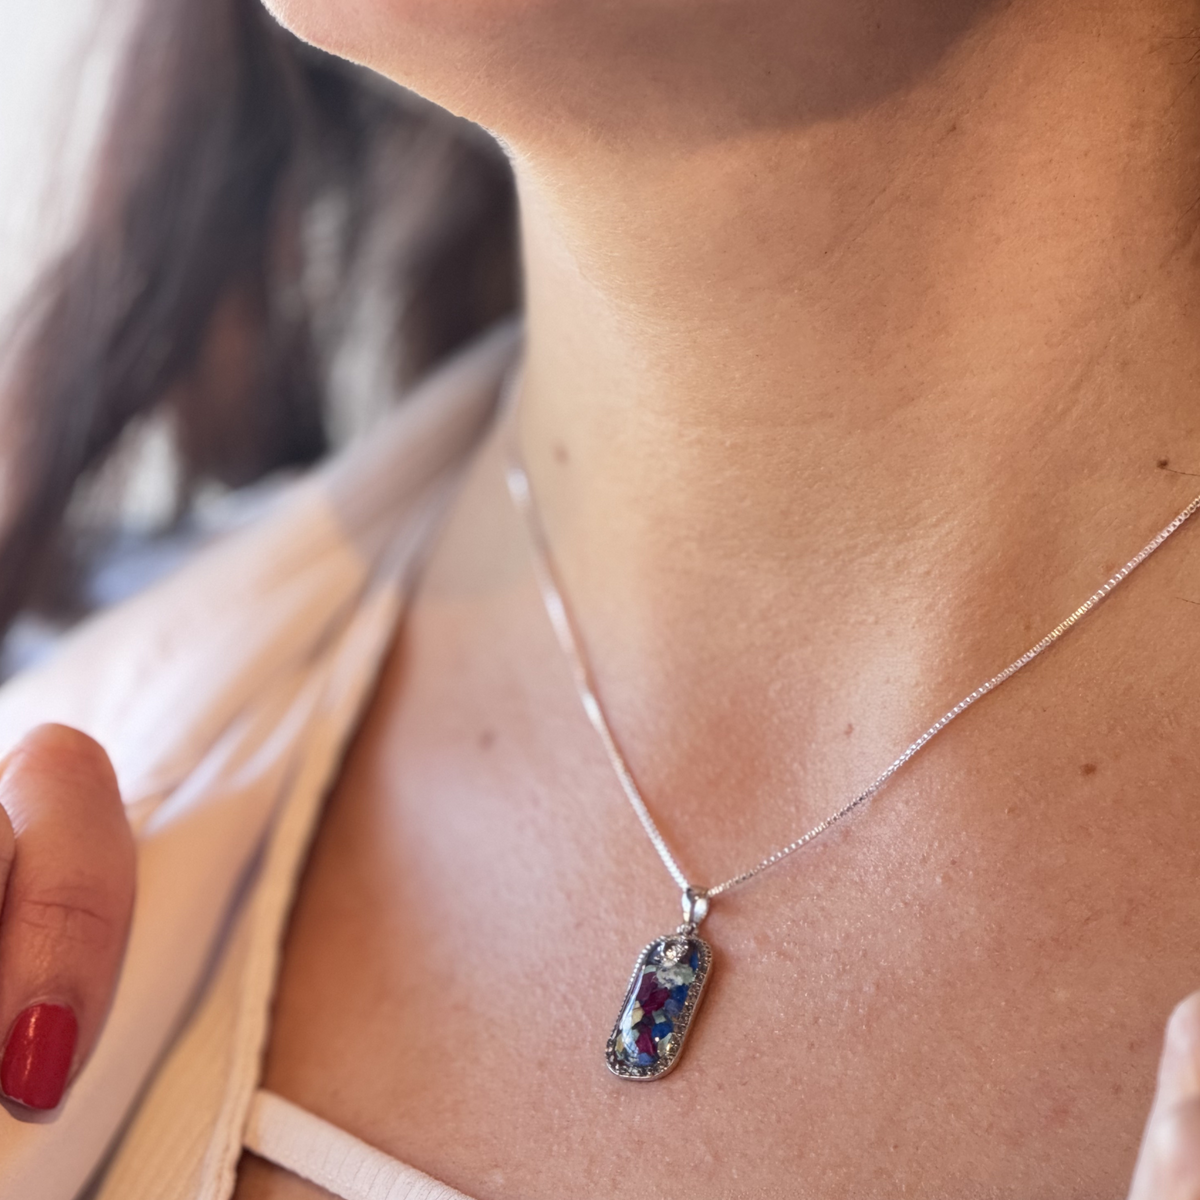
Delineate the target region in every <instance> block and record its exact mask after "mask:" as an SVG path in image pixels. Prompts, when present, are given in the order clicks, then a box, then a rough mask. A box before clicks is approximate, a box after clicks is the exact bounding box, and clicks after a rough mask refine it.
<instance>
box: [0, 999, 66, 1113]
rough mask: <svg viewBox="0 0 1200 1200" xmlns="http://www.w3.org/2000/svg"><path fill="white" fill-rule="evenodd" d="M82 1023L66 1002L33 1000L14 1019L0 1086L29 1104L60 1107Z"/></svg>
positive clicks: (19, 1100) (1, 1071)
mask: <svg viewBox="0 0 1200 1200" xmlns="http://www.w3.org/2000/svg"><path fill="white" fill-rule="evenodd" d="M78 1033H79V1025H78V1023H77V1022H76V1020H75V1014H74V1012H72V1011H71V1009H69V1008H68V1007H67V1006H66V1005H65V1004H32V1005H30V1006H29V1007H28V1008H27V1009H25V1010H24V1011H23V1012H22V1013H21V1014H20V1015H19V1016H18V1017H17V1019H16V1020H15V1021H14V1022H13V1025H12V1029H10V1030H9V1033H8V1044H7V1045H6V1046H5V1047H4V1059H3V1061H0V1090H3V1092H4V1094H5V1095H6V1096H7V1097H8V1098H9V1099H10V1100H16V1101H17V1102H18V1103H20V1104H24V1105H25V1106H26V1107H27V1108H57V1107H58V1103H59V1101H60V1100H61V1099H62V1095H63V1092H64V1090H65V1089H66V1086H67V1076H68V1075H69V1074H70V1073H71V1059H72V1057H73V1056H74V1054H75V1038H76V1036H77V1035H78Z"/></svg>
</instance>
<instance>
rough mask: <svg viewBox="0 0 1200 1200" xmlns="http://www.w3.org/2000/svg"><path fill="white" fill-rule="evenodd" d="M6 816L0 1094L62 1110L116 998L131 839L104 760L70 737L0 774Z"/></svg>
mask: <svg viewBox="0 0 1200 1200" xmlns="http://www.w3.org/2000/svg"><path fill="white" fill-rule="evenodd" d="M0 806H3V808H4V809H5V810H6V812H7V814H8V816H9V818H10V819H11V823H12V832H13V833H14V834H15V843H14V852H13V853H12V856H11V863H12V865H11V868H10V870H9V872H8V878H7V887H6V889H5V894H4V907H3V911H2V912H0V1030H3V1031H4V1032H5V1035H6V1036H5V1042H4V1053H3V1056H2V1057H0V1090H2V1091H3V1092H4V1094H5V1095H7V1096H8V1097H9V1098H10V1099H12V1100H16V1101H18V1102H19V1103H21V1104H24V1105H26V1106H28V1107H30V1108H39V1109H45V1108H55V1107H56V1106H57V1105H58V1103H59V1101H60V1100H61V1099H62V1095H63V1091H64V1089H65V1087H66V1085H67V1083H68V1081H69V1079H70V1078H71V1076H72V1075H73V1074H74V1072H75V1071H77V1070H78V1069H79V1067H80V1066H81V1065H82V1063H83V1062H84V1060H85V1059H86V1058H87V1056H88V1054H89V1053H90V1052H91V1049H92V1046H93V1045H94V1044H95V1041H96V1037H97V1035H98V1034H99V1031H100V1027H101V1025H102V1023H103V1021H104V1016H105V1014H106V1012H107V1011H108V1006H109V1004H110V1002H111V1000H112V994H113V991H114V989H115V987H116V979H117V973H118V971H119V969H120V963H121V957H122V955H123V953H124V949H125V942H126V939H127V937H128V933H129V922H130V917H131V915H132V909H133V892H134V878H135V863H134V845H133V835H132V833H131V831H130V828H129V823H128V821H127V820H126V819H125V812H124V808H123V807H122V804H121V798H120V794H119V791H118V788H117V781H116V776H115V775H114V773H113V769H112V765H111V764H110V763H109V761H108V756H107V755H106V754H105V753H104V751H103V749H101V747H100V746H99V745H98V744H97V743H96V742H94V741H93V740H92V739H91V738H89V737H88V736H87V735H86V734H82V733H80V732H79V731H78V730H74V729H69V728H67V727H66V726H63V725H43V726H39V727H38V728H37V729H35V730H33V731H32V732H31V733H30V734H28V735H27V736H26V737H25V738H24V739H23V740H22V741H21V742H20V743H19V744H18V745H17V747H16V749H15V750H14V751H13V752H12V754H11V755H10V756H9V758H8V759H7V760H6V762H5V764H4V769H3V773H2V774H0ZM2 850H3V831H2V830H0V852H2Z"/></svg>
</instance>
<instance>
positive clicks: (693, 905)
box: [683, 887, 708, 929]
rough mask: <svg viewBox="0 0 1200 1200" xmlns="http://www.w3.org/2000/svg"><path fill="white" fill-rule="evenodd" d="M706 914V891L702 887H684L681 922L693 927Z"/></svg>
mask: <svg viewBox="0 0 1200 1200" xmlns="http://www.w3.org/2000/svg"><path fill="white" fill-rule="evenodd" d="M707 916H708V893H707V892H706V891H705V890H704V889H703V888H691V887H690V888H686V889H685V890H684V893H683V923H684V924H685V925H690V926H692V928H693V929H694V928H695V927H696V926H697V925H699V924H700V922H701V921H703V920H704V918H705V917H707Z"/></svg>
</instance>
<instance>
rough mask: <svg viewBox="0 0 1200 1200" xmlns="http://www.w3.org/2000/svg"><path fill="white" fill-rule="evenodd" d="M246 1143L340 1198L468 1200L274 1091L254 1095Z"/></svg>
mask: <svg viewBox="0 0 1200 1200" xmlns="http://www.w3.org/2000/svg"><path fill="white" fill-rule="evenodd" d="M245 1145H246V1149H247V1150H251V1151H253V1152H254V1153H255V1154H257V1155H258V1156H259V1157H260V1158H265V1159H266V1160H267V1161H268V1162H272V1163H274V1164H275V1165H276V1166H277V1167H283V1168H284V1169H285V1170H287V1171H291V1172H292V1173H293V1174H295V1175H299V1176H300V1177H301V1178H303V1179H307V1180H309V1182H311V1183H315V1184H317V1185H318V1186H319V1187H323V1188H324V1189H325V1190H326V1191H327V1192H332V1193H333V1194H334V1195H335V1196H338V1197H340V1200H469V1197H466V1196H464V1195H463V1194H462V1193H461V1192H456V1191H454V1190H453V1188H448V1187H446V1185H445V1184H444V1183H438V1181H437V1180H436V1179H431V1178H430V1177H429V1176H428V1175H425V1174H423V1173H422V1172H420V1171H418V1170H417V1169H416V1168H415V1167H410V1166H408V1165H407V1164H406V1163H402V1162H400V1161H399V1160H398V1159H395V1158H392V1157H391V1156H390V1155H387V1154H384V1153H383V1151H382V1150H376V1149H375V1148H374V1146H368V1145H367V1143H366V1142H362V1141H359V1139H358V1138H356V1137H352V1136H351V1135H350V1134H348V1133H347V1132H346V1131H345V1130H344V1129H339V1128H338V1127H337V1126H336V1125H331V1124H330V1123H329V1122H328V1121H324V1120H322V1119H321V1118H320V1117H317V1116H314V1115H313V1114H312V1113H310V1112H308V1111H307V1110H306V1109H303V1108H300V1107H299V1106H298V1105H296V1104H293V1103H292V1102H291V1101H290V1100H285V1099H284V1098H283V1097H282V1096H277V1095H275V1093H274V1092H268V1091H261V1090H260V1091H259V1092H258V1093H257V1094H256V1095H255V1097H254V1102H253V1104H252V1105H251V1106H250V1119H249V1121H248V1122H247V1125H246V1135H245Z"/></svg>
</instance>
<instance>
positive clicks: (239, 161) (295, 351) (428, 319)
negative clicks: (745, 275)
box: [0, 0, 517, 630]
mask: <svg viewBox="0 0 1200 1200" xmlns="http://www.w3.org/2000/svg"><path fill="white" fill-rule="evenodd" d="M144 2H145V11H144V13H143V14H142V16H141V19H140V22H139V24H138V27H137V29H136V31H135V33H134V36H133V39H132V43H131V45H130V46H129V49H128V52H127V55H126V58H125V62H124V67H123V69H122V72H121V74H120V77H119V81H118V85H117V87H116V90H115V94H114V98H113V102H112V107H111V112H110V119H109V132H108V134H107V136H106V138H105V140H104V142H103V144H102V146H101V148H100V151H99V153H98V156H97V166H96V172H95V177H94V182H93V184H92V192H91V196H90V202H89V204H88V206H87V209H86V213H85V218H84V221H83V223H82V226H81V229H80V231H79V233H78V234H77V236H76V237H75V238H74V240H73V242H72V243H71V244H70V245H69V246H68V248H67V249H66V251H65V252H64V253H63V254H62V255H61V257H60V258H59V259H58V261H57V262H56V263H55V264H54V265H53V266H52V268H51V269H50V270H49V271H48V272H47V274H46V276H45V278H44V279H43V280H42V282H41V283H40V285H39V287H38V289H37V290H36V292H35V294H34V296H33V298H32V299H31V302H30V304H29V306H28V307H27V309H26V311H25V314H24V318H23V320H22V323H21V326H20V328H19V329H18V330H17V333H16V337H15V340H14V346H15V352H14V356H13V357H12V359H11V360H10V363H9V369H8V370H7V371H6V393H5V400H6V405H5V414H6V417H7V419H8V420H9V422H10V427H9V437H8V439H7V449H8V460H9V461H8V462H6V464H5V471H6V473H7V478H6V496H5V506H4V518H3V524H2V525H0V630H2V629H3V628H4V627H6V626H7V625H8V624H9V622H10V621H11V620H12V618H13V616H14V614H15V613H16V612H17V611H18V610H19V609H21V608H22V606H23V605H25V604H26V603H27V602H29V600H30V598H31V596H34V595H35V594H36V593H37V592H38V590H39V588H40V589H41V590H43V591H45V581H46V579H47V578H48V576H49V575H50V574H51V572H50V564H51V563H52V562H53V563H55V564H56V565H57V567H59V568H61V564H62V559H63V546H64V536H63V532H64V517H65V514H66V513H67V511H68V505H69V502H70V499H71V497H72V494H73V493H74V492H75V490H76V488H77V485H79V483H80V481H81V480H84V479H86V478H87V477H88V476H89V474H90V473H94V471H95V470H96V468H97V467H98V466H99V464H101V463H102V462H103V460H104V459H105V458H106V456H107V455H108V454H109V453H110V451H111V450H112V449H113V447H114V445H115V444H116V443H117V441H118V439H119V437H120V435H121V434H122V432H123V431H124V430H125V429H126V428H127V427H128V426H129V425H130V423H131V422H133V421H134V420H135V418H139V417H141V416H142V415H144V414H147V413H149V412H150V411H152V410H160V411H163V410H165V411H167V412H169V413H170V415H171V420H172V424H173V427H174V437H175V442H176V447H177V452H178V457H179V461H180V463H181V466H182V471H181V479H180V483H179V496H178V502H177V508H178V510H179V511H183V510H184V509H185V508H186V506H187V503H188V500H189V498H190V497H191V496H192V495H193V494H194V491H195V488H196V487H197V485H198V484H199V483H201V482H203V481H207V480H216V481H220V482H222V483H226V484H230V485H238V484H244V483H247V482H250V481H252V480H254V479H257V478H258V477H260V476H262V475H264V474H265V473H267V472H269V471H271V470H273V469H275V468H278V467H283V466H290V465H298V464H306V463H309V462H311V461H313V460H314V459H316V458H317V457H318V456H320V455H321V454H322V453H323V452H324V451H325V449H326V445H327V438H328V434H327V421H326V413H327V395H328V390H329V389H328V380H329V374H330V370H331V364H332V362H333V361H334V358H335V355H336V352H337V350H338V347H339V346H343V345H344V344H345V342H346V339H347V337H348V336H349V334H350V332H351V331H352V329H353V328H354V326H355V314H356V312H359V313H360V314H361V307H362V305H364V304H368V303H369V304H370V305H372V306H373V307H374V310H375V324H376V325H377V326H378V325H379V324H380V319H381V318H382V323H383V327H384V328H385V329H386V330H387V332H388V340H389V348H388V353H389V354H390V359H389V361H390V363H391V364H392V367H391V377H392V378H391V383H392V384H393V386H394V388H395V390H396V391H397V392H398V391H399V390H401V389H402V388H403V386H404V385H405V384H406V383H407V382H408V381H410V380H411V379H412V378H413V377H415V376H417V375H419V374H421V373H422V372H423V371H425V370H426V369H427V368H428V367H429V366H430V365H431V364H432V363H433V362H434V361H436V360H437V359H438V358H440V357H441V356H443V355H445V354H447V353H449V352H450V351H452V350H453V349H454V348H455V347H456V346H458V345H459V344H461V343H462V342H463V341H465V340H466V339H468V338H470V337H471V336H472V335H473V334H475V333H476V332H478V331H479V330H481V329H482V328H484V327H485V326H486V325H488V324H489V323H491V322H492V321H494V320H496V319H497V318H498V317H500V316H502V315H503V314H504V313H505V312H507V311H509V310H510V309H511V308H513V307H514V305H515V304H516V290H517V285H516V266H515V232H514V227H515V216H514V213H515V203H514V198H513V187H512V180H511V175H510V172H509V169H508V165H507V163H506V161H505V160H504V157H503V155H502V154H501V153H500V151H499V150H498V148H497V147H496V146H495V144H494V143H493V142H492V141H491V139H490V138H488V137H487V136H486V135H485V134H483V133H482V131H480V130H478V129H476V128H475V127H474V126H470V125H468V124H467V123H465V122H462V121H458V120H456V119H455V118H452V117H450V116H448V115H447V114H445V113H443V112H441V111H440V110H437V109H434V108H433V107H432V106H430V105H428V104H426V103H425V102H423V101H420V100H418V99H417V98H416V97H414V96H412V95H411V94H409V93H407V92H405V91H404V90H403V89H400V88H398V87H395V86H394V85H392V84H390V83H387V82H386V81H384V80H381V79H379V78H378V77H375V76H372V75H370V74H369V73H367V72H365V71H362V70H360V69H358V68H354V67H351V66H350V65H349V64H346V63H343V62H341V61H340V60H337V59H334V58H332V57H331V56H329V55H326V54H323V53H321V52H319V51H316V50H313V49H312V48H310V47H307V46H305V45H303V44H302V43H301V42H299V41H298V40H297V39H296V38H294V37H293V36H291V35H290V34H288V33H286V32H285V31H284V30H282V29H281V28H280V27H279V26H278V25H276V24H275V22H274V21H273V20H272V19H271V17H270V16H268V15H267V13H266V12H265V11H264V10H263V9H262V7H261V6H260V4H259V0H144ZM358 324H360V325H361V324H362V323H361V321H360V322H358ZM360 340H361V339H360Z"/></svg>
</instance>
